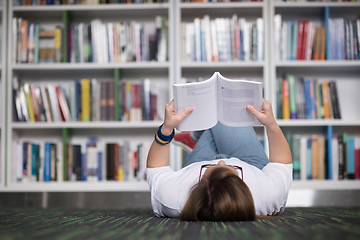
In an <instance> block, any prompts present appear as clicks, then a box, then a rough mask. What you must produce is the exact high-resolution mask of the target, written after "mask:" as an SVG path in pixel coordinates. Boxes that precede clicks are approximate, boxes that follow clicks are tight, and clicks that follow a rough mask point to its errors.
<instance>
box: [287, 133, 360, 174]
mask: <svg viewBox="0 0 360 240" xmlns="http://www.w3.org/2000/svg"><path fill="white" fill-rule="evenodd" d="M285 136H286V138H287V140H288V142H289V145H290V148H291V152H292V156H293V171H294V174H293V177H294V179H297V180H307V179H314V180H317V179H318V180H323V179H330V180H343V179H360V136H352V135H348V134H346V133H342V134H339V135H332V134H331V135H330V136H329V135H328V136H323V135H318V134H312V135H310V136H304V135H299V134H293V133H292V132H287V133H286V134H285Z"/></svg>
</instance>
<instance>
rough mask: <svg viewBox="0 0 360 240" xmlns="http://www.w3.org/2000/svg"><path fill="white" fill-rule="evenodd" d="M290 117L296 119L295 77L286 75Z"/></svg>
mask: <svg viewBox="0 0 360 240" xmlns="http://www.w3.org/2000/svg"><path fill="white" fill-rule="evenodd" d="M288 89H289V106H290V107H289V108H290V119H297V111H298V109H297V99H296V78H295V76H294V75H289V76H288Z"/></svg>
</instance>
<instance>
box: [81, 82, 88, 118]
mask: <svg viewBox="0 0 360 240" xmlns="http://www.w3.org/2000/svg"><path fill="white" fill-rule="evenodd" d="M81 121H83V122H88V121H90V79H82V80H81Z"/></svg>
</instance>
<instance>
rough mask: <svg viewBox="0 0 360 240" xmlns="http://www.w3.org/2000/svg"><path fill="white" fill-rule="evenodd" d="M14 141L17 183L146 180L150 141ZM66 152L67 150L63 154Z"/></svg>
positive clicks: (89, 139)
mask: <svg viewBox="0 0 360 240" xmlns="http://www.w3.org/2000/svg"><path fill="white" fill-rule="evenodd" d="M64 143H65V144H63V143H60V142H53V141H46V140H45V141H36V142H35V141H33V140H31V141H28V140H19V141H15V142H14V145H13V146H14V148H13V154H14V159H16V161H14V163H13V175H12V176H13V180H14V181H15V182H24V183H28V182H64V181H66V182H67V181H70V182H73V181H88V182H94V181H95V182H97V181H144V180H145V169H146V154H147V151H148V149H149V147H150V142H149V143H147V142H140V143H137V142H130V141H128V140H123V141H120V142H108V143H107V142H104V141H99V140H98V139H97V138H96V137H89V138H88V140H87V141H86V142H73V143H72V142H71V141H70V140H67V141H65V142H64ZM63 149H64V151H63Z"/></svg>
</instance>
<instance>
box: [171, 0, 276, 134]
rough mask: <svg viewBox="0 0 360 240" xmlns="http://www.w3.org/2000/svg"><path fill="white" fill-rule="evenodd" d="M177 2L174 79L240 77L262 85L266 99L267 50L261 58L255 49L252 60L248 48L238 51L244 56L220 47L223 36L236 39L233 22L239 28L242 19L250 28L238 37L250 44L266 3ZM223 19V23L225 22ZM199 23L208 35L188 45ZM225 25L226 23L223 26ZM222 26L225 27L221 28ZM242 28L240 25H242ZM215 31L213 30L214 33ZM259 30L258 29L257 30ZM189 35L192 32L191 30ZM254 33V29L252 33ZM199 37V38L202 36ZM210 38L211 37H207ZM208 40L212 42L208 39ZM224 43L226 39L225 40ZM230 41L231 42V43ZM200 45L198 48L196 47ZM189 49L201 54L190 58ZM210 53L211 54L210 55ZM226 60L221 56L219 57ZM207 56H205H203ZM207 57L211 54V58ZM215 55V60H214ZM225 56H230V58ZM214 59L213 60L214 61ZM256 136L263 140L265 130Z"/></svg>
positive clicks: (265, 44)
mask: <svg viewBox="0 0 360 240" xmlns="http://www.w3.org/2000/svg"><path fill="white" fill-rule="evenodd" d="M174 2H176V8H175V9H176V14H175V16H176V19H175V23H176V25H177V26H178V27H176V31H175V37H174V39H175V41H176V43H174V45H176V46H177V48H176V49H177V51H176V53H175V56H176V57H175V59H174V61H176V64H175V67H174V68H175V76H176V78H175V79H176V81H177V83H183V82H194V81H199V80H206V79H208V78H210V77H211V76H212V75H213V73H214V72H215V71H218V72H220V73H221V74H222V75H223V76H225V77H228V78H233V79H239V76H241V77H242V78H246V79H249V80H252V81H259V82H262V83H263V89H264V95H265V96H269V94H270V92H268V91H267V90H268V89H269V88H268V82H269V78H268V74H267V71H268V65H267V64H266V62H267V61H268V54H267V53H266V51H265V50H264V51H259V52H261V54H262V56H261V57H258V55H257V54H256V53H257V52H256V50H254V53H255V55H256V56H255V57H254V58H253V57H252V55H251V47H249V48H248V49H247V50H244V49H241V51H243V52H245V53H239V52H238V51H240V49H238V51H236V52H235V53H234V52H233V51H231V49H235V48H233V47H232V46H231V44H230V43H228V44H221V43H220V42H223V41H224V39H223V36H228V38H231V41H233V39H235V36H234V32H235V30H234V27H235V26H234V25H235V24H234V22H235V23H239V25H238V27H240V21H241V20H243V22H242V24H244V22H246V23H245V24H246V28H247V29H249V30H248V31H249V32H248V34H247V38H249V39H247V38H246V37H245V36H244V38H242V37H241V41H245V42H246V40H245V39H247V41H248V44H249V45H250V41H251V40H250V38H251V28H252V27H254V28H255V27H257V26H258V25H257V20H258V19H267V17H268V16H267V14H268V13H267V10H266V2H263V1H259V2H232V3H229V2H227V3H226V2H213V3H211V2H210V3H208V2H204V3H196V2H191V3H189V2H180V1H174ZM234 16H236V19H235V21H233V19H234ZM224 19H225V20H224ZM198 20H199V21H201V24H203V25H207V24H209V25H210V26H209V27H208V30H202V31H204V32H206V31H207V32H211V34H210V33H202V34H203V35H206V34H207V36H205V38H204V39H202V40H201V43H200V44H198V43H197V42H196V40H195V41H194V42H193V43H191V44H190V45H189V40H187V39H189V33H187V32H188V31H189V30H187V29H188V28H189V25H190V28H192V27H194V30H193V31H194V33H193V34H194V35H195V38H197V37H196V36H197V32H199V31H197V30H196V24H197V23H196V21H198ZM224 22H225V23H224ZM224 24H225V25H224ZM245 24H244V25H242V26H245ZM213 28H215V29H216V30H214V29H213ZM224 29H229V31H225V32H222V31H224ZM256 29H258V28H256ZM190 31H191V32H192V30H190ZM214 31H215V32H216V37H215V38H216V40H214V36H213V35H212V34H213V32H214ZM255 31H256V30H255ZM259 31H261V34H259V35H262V36H263V37H262V38H261V39H262V41H263V39H267V36H268V32H267V27H266V25H265V24H264V25H263V28H259ZM203 35H202V36H203ZM210 35H211V37H210ZM238 37H239V38H238V40H234V41H236V42H238V43H239V44H240V35H239V36H238ZM210 38H211V39H210ZM215 41H217V43H218V44H217V47H216V48H215V49H214V47H213V48H212V49H211V50H210V49H209V48H211V46H209V45H212V46H213V45H214V42H215ZM225 41H227V40H225ZM234 41H233V42H234ZM259 45H261V46H262V48H263V49H268V42H267V41H263V42H262V44H259ZM198 46H200V47H198ZM189 47H190V49H191V51H195V52H196V48H202V50H201V55H202V57H201V58H199V57H198V56H196V54H197V53H196V54H195V56H192V57H189V54H188V53H189V50H188V49H189ZM222 48H223V49H226V50H225V52H226V51H228V52H227V53H224V51H221V49H222ZM209 52H210V53H211V54H209ZM229 52H230V53H229ZM222 54H223V56H224V55H225V56H227V57H223V59H222V57H221V55H222ZM198 55H199V54H198ZM205 55H206V57H204V56H205ZM208 55H212V56H213V57H212V58H210V57H209V56H208ZM214 55H215V57H214ZM228 55H231V56H230V57H229V56H228ZM214 59H216V60H215V61H214ZM255 130H256V133H257V135H258V136H259V137H260V138H264V136H265V133H264V128H262V127H257V128H256V129H255Z"/></svg>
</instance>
